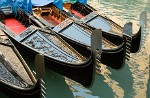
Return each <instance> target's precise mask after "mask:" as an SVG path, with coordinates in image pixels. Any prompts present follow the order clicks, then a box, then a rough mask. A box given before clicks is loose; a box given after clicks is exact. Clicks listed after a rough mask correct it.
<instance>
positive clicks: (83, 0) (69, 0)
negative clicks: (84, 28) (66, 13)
mask: <svg viewBox="0 0 150 98" xmlns="http://www.w3.org/2000/svg"><path fill="white" fill-rule="evenodd" d="M77 1H78V2H80V3H82V4H87V0H63V2H71V3H75V2H77Z"/></svg>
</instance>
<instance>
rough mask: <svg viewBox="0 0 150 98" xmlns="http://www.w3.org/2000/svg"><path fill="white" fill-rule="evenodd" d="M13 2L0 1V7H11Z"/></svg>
mask: <svg viewBox="0 0 150 98" xmlns="http://www.w3.org/2000/svg"><path fill="white" fill-rule="evenodd" d="M12 4H13V0H0V7H5V6H12Z"/></svg>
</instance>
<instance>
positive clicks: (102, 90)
mask: <svg viewBox="0 0 150 98" xmlns="http://www.w3.org/2000/svg"><path fill="white" fill-rule="evenodd" d="M104 80H105V78H104V77H103V76H102V75H99V74H96V77H95V81H94V84H93V86H92V88H90V90H91V91H92V95H96V96H100V98H113V96H114V93H113V91H112V89H111V88H110V87H109V86H108V84H107V83H105V82H104Z"/></svg>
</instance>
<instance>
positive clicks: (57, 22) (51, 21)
mask: <svg viewBox="0 0 150 98" xmlns="http://www.w3.org/2000/svg"><path fill="white" fill-rule="evenodd" d="M42 18H43V19H45V20H46V21H48V22H49V23H51V24H52V25H54V26H56V25H58V24H59V23H60V21H59V20H57V19H55V17H53V16H50V15H48V16H42Z"/></svg>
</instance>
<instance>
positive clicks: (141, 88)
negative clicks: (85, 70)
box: [68, 0, 150, 98]
mask: <svg viewBox="0 0 150 98" xmlns="http://www.w3.org/2000/svg"><path fill="white" fill-rule="evenodd" d="M97 2H98V3H97ZM88 3H89V4H90V5H92V6H94V8H96V9H97V10H98V12H99V13H100V14H101V15H106V16H107V17H109V18H111V19H112V20H114V21H115V22H116V23H118V24H120V25H121V26H123V25H124V24H125V23H126V22H130V21H131V22H133V32H134V33H136V32H137V31H138V29H139V15H140V13H141V12H142V11H143V10H146V11H147V12H148V28H150V24H149V20H150V17H149V16H150V7H149V4H150V2H148V0H144V1H143V0H136V1H133V0H123V1H122V0H111V1H110V0H103V1H102V0H89V2H88ZM148 28H146V27H144V29H143V32H142V43H141V50H140V51H139V53H136V54H131V60H130V61H126V66H125V67H124V68H123V69H121V70H113V69H111V68H106V67H103V68H102V69H101V70H102V72H101V73H99V74H100V75H98V74H96V79H95V82H94V85H93V86H92V88H90V89H86V88H84V87H82V86H79V85H77V84H76V83H74V82H73V83H70V84H68V85H70V87H71V88H74V89H75V91H73V93H74V95H75V97H76V98H80V97H81V98H83V97H84V98H91V97H87V96H86V95H87V93H86V91H88V92H90V94H91V95H93V96H92V98H97V97H98V96H99V97H98V98H101V97H102V98H149V96H150V94H149V93H148V92H150V86H149V84H150V79H149V74H150V71H149V69H150V67H149V65H150V64H149V54H150V51H149V50H150V45H149V44H150V41H148V40H149V39H148V38H150V31H149V29H148ZM148 81H149V84H148ZM75 84H76V85H75ZM79 96H80V97H79ZM146 96H147V97H146Z"/></svg>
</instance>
